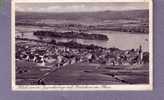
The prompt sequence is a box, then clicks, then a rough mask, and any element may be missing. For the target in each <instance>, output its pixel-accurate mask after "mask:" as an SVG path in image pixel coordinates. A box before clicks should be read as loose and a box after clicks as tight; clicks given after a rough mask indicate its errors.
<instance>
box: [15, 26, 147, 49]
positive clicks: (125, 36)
mask: <svg viewBox="0 0 164 100" xmlns="http://www.w3.org/2000/svg"><path fill="white" fill-rule="evenodd" d="M36 30H41V29H37V28H35V29H31V28H22V27H21V28H20V27H19V28H18V27H17V29H16V36H21V33H24V38H30V39H38V37H36V36H34V35H33V31H36ZM87 33H94V34H105V35H107V36H108V38H109V40H108V41H102V40H85V39H76V40H75V41H76V42H78V43H81V44H94V45H97V46H101V47H106V48H110V47H116V48H119V49H122V50H127V49H137V48H139V45H141V46H142V49H143V51H149V34H141V33H129V32H116V31H88V32H87ZM71 40H72V39H66V38H56V41H62V42H68V41H71Z"/></svg>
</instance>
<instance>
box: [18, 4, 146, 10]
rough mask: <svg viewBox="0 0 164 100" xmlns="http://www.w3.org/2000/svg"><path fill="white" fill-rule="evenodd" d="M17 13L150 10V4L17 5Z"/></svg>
mask: <svg viewBox="0 0 164 100" xmlns="http://www.w3.org/2000/svg"><path fill="white" fill-rule="evenodd" d="M15 9H16V11H21V12H92V11H106V10H114V11H120V10H140V9H148V3H143V2H142V3H139V2H136V3H134V2H131V3H130V2H129V3H127V2H124V3H121V2H119V3H111V2H110V3H17V4H16V5H15Z"/></svg>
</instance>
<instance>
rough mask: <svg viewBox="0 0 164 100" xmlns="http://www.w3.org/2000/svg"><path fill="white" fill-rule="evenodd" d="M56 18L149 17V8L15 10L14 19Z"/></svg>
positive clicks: (96, 19) (106, 18)
mask: <svg viewBox="0 0 164 100" xmlns="http://www.w3.org/2000/svg"><path fill="white" fill-rule="evenodd" d="M26 18H27V19H28V18H33V19H56V20H85V19H91V20H93V21H102V20H117V19H138V18H146V19H148V18H149V10H146V9H145V10H129V11H98V12H66V13H63V12H62V13H52V12H16V20H19V19H26Z"/></svg>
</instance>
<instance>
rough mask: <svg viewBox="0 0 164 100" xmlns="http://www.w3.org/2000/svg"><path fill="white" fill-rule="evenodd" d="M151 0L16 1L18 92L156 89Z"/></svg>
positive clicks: (14, 26) (14, 65) (14, 61)
mask: <svg viewBox="0 0 164 100" xmlns="http://www.w3.org/2000/svg"><path fill="white" fill-rule="evenodd" d="M152 9H153V7H152V1H151V0H131V1H130V0H124V1H122V0H115V1H114V0H102V1H100V0H94V1H93V0H88V1H74V0H64V1H62V2H61V1H55V0H54V1H52V0H40V1H36V0H28V1H27V0H26V1H25V0H15V1H12V23H11V24H12V33H11V34H12V37H11V39H12V40H11V43H12V50H11V53H12V89H13V90H16V91H63V90H64V91H72V90H80V91H81V90H85V91H91V90H92V91H94V90H118V91H122V90H124V91H127V90H137V91H138V90H142V91H143V90H153V23H152V22H153V18H152V14H153V12H152V11H153V10H152Z"/></svg>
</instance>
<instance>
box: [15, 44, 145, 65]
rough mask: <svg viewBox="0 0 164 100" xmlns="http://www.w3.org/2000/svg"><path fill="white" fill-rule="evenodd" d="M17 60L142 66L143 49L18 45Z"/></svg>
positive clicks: (63, 63) (65, 63)
mask: <svg viewBox="0 0 164 100" xmlns="http://www.w3.org/2000/svg"><path fill="white" fill-rule="evenodd" d="M16 60H25V61H29V62H35V63H36V64H38V65H39V66H47V67H61V66H66V65H69V64H74V63H94V64H104V65H113V66H115V65H123V64H124V65H125V64H130V65H132V64H142V63H143V52H142V47H141V46H140V47H139V48H138V49H136V50H135V49H131V50H119V49H117V48H109V49H102V48H99V49H97V48H96V49H85V48H68V47H64V46H56V45H53V44H46V43H32V44H30V43H29V44H28V43H19V44H16Z"/></svg>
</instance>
